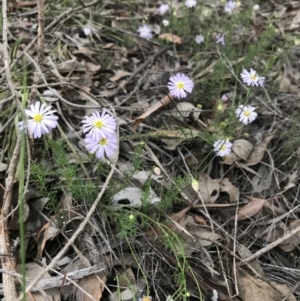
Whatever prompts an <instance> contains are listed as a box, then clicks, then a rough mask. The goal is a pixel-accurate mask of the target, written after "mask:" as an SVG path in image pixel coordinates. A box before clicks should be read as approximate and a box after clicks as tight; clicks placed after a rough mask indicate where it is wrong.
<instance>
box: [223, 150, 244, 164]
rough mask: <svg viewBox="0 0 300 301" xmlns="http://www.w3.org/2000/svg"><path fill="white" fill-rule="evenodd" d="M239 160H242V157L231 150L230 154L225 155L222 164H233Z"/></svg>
mask: <svg viewBox="0 0 300 301" xmlns="http://www.w3.org/2000/svg"><path fill="white" fill-rule="evenodd" d="M238 160H240V158H238V156H237V155H236V154H235V153H233V152H231V153H230V154H229V155H227V156H225V157H223V159H222V161H221V164H226V165H232V164H234V163H235V162H236V161H238Z"/></svg>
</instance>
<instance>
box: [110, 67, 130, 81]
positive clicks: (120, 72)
mask: <svg viewBox="0 0 300 301" xmlns="http://www.w3.org/2000/svg"><path fill="white" fill-rule="evenodd" d="M130 75H131V73H130V72H127V71H124V70H117V71H116V72H115V75H114V76H113V77H111V78H110V79H109V80H111V81H112V82H116V81H118V80H119V79H121V78H124V77H126V76H130Z"/></svg>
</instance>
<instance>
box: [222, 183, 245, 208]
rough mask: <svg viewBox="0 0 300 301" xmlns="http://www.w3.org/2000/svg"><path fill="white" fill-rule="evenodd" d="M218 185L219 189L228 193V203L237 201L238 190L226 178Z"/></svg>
mask: <svg viewBox="0 0 300 301" xmlns="http://www.w3.org/2000/svg"><path fill="white" fill-rule="evenodd" d="M220 185H221V191H222V192H227V193H228V194H229V200H230V203H237V202H238V200H239V197H240V190H239V189H238V188H237V187H236V186H234V185H233V184H232V183H231V182H230V181H229V179H228V178H224V179H223V180H222V181H221V183H220Z"/></svg>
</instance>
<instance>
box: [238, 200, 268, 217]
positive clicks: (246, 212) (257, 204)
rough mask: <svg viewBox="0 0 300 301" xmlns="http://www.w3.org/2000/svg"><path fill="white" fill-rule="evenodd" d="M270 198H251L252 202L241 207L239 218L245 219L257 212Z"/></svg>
mask: <svg viewBox="0 0 300 301" xmlns="http://www.w3.org/2000/svg"><path fill="white" fill-rule="evenodd" d="M267 201H268V200H264V199H257V198H251V201H250V203H249V204H248V205H247V206H245V207H243V208H241V209H239V211H238V217H237V219H238V220H239V221H240V220H243V219H246V218H249V217H252V216H253V215H255V214H257V213H258V212H259V211H260V210H261V208H262V207H263V205H264V204H265V203H266V202H267Z"/></svg>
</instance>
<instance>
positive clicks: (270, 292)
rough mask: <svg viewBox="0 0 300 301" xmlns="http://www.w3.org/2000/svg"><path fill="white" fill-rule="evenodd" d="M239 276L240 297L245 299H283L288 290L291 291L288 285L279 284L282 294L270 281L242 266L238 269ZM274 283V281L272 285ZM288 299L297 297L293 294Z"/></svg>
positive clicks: (259, 300)
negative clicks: (250, 272)
mask: <svg viewBox="0 0 300 301" xmlns="http://www.w3.org/2000/svg"><path fill="white" fill-rule="evenodd" d="M237 278H238V281H237V285H238V289H239V293H240V294H239V297H240V298H241V299H242V300H243V301H262V300H263V301H281V300H282V299H283V298H284V297H285V296H286V293H287V291H289V288H288V287H287V286H286V285H280V286H279V285H277V286H276V288H277V289H278V291H280V292H282V294H280V293H278V291H276V290H275V289H274V288H273V287H272V286H270V285H269V284H268V283H266V282H265V281H263V280H261V279H259V278H257V277H254V276H252V275H250V274H248V273H246V272H245V271H243V270H242V269H241V268H238V269H237ZM274 283H275V282H272V285H274ZM287 301H296V298H295V296H294V295H293V294H292V295H291V296H289V297H288V298H287Z"/></svg>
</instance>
